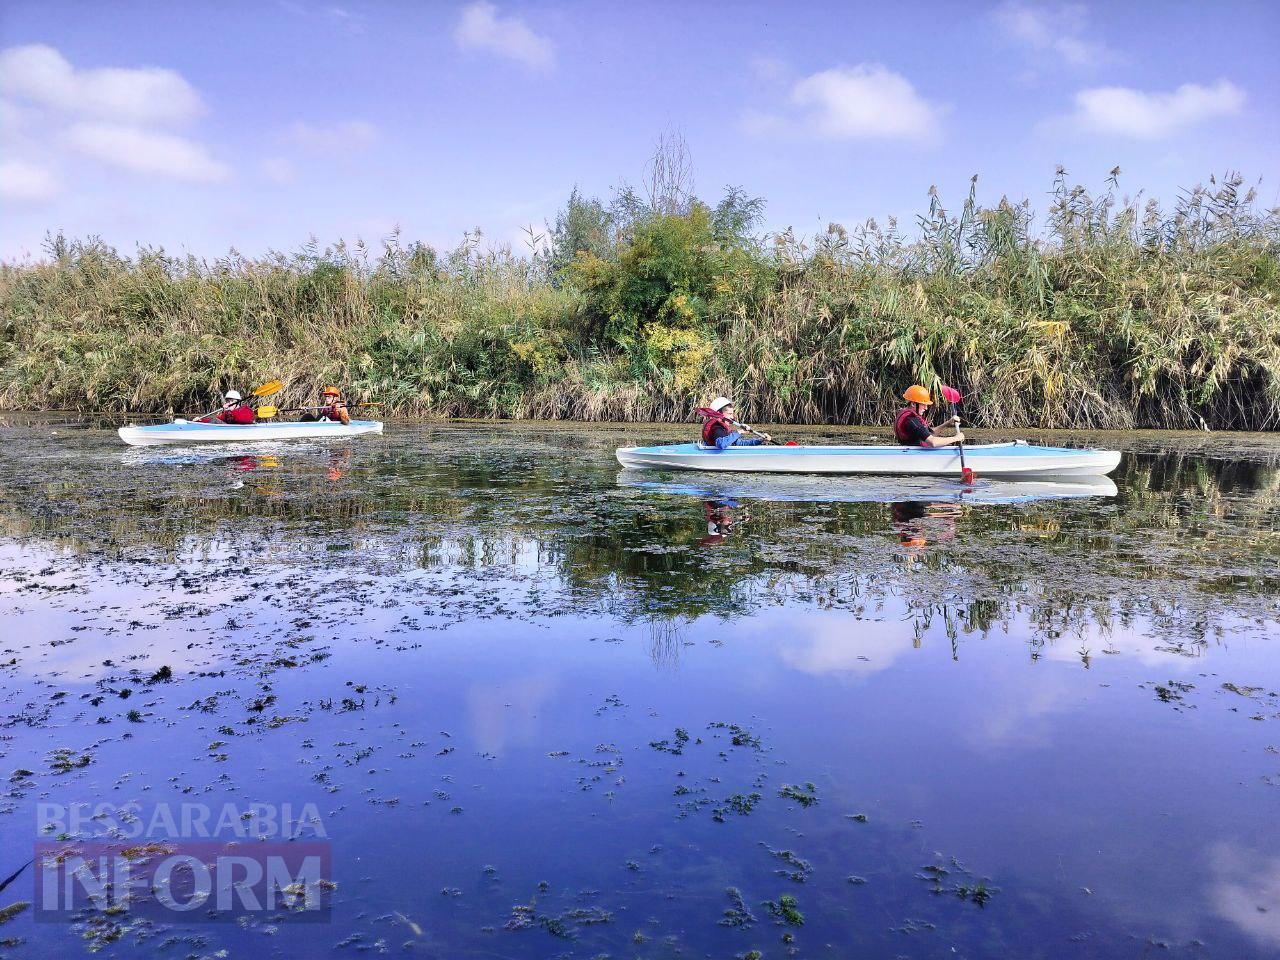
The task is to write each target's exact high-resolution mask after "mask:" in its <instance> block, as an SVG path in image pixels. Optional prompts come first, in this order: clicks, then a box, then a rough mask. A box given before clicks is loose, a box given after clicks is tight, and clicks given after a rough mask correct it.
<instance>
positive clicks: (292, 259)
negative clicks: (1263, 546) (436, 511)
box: [0, 174, 1280, 429]
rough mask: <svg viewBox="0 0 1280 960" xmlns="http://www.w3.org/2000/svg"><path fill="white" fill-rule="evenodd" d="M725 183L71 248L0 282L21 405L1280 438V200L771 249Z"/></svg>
mask: <svg viewBox="0 0 1280 960" xmlns="http://www.w3.org/2000/svg"><path fill="white" fill-rule="evenodd" d="M760 213H761V204H760V202H759V201H755V200H751V199H749V198H747V197H746V196H744V195H743V194H741V193H740V192H737V191H731V192H730V193H728V194H727V195H726V197H725V198H724V199H723V200H721V201H720V202H719V203H718V204H715V205H711V204H705V203H702V202H700V201H698V200H695V199H692V198H690V197H688V196H687V195H684V194H681V193H680V192H679V191H678V190H665V191H664V190H663V189H660V188H659V189H655V190H652V191H650V193H649V196H648V197H645V198H642V197H640V196H638V195H637V194H635V193H633V192H631V191H623V192H622V193H620V194H619V195H617V196H615V197H614V198H613V199H612V200H611V201H608V202H603V201H600V200H594V199H586V198H582V197H580V196H578V195H577V194H575V195H574V196H573V197H571V198H570V200H569V202H568V203H567V204H566V206H565V208H564V209H563V210H562V211H561V213H560V214H559V216H558V218H557V222H556V224H555V226H554V228H552V229H550V230H549V232H548V235H547V237H546V238H545V244H543V245H542V247H541V248H540V252H539V253H538V254H537V255H536V256H534V257H532V258H522V257H513V256H511V255H510V254H509V253H508V252H505V251H501V250H500V251H496V252H495V251H493V250H490V249H488V248H487V247H486V246H485V245H484V244H483V243H482V242H479V241H476V240H474V239H469V240H468V242H466V243H464V244H463V245H461V246H460V247H459V248H457V249H456V250H454V251H452V252H450V253H447V254H443V255H442V254H438V253H437V252H436V251H434V250H432V249H430V248H428V247H424V246H421V245H402V244H401V243H399V242H398V241H392V242H390V243H388V244H387V245H386V246H385V248H384V249H383V250H381V251H377V252H370V251H367V250H365V249H363V248H352V247H346V246H339V247H336V248H332V249H327V250H318V249H315V248H308V249H305V250H303V251H302V252H300V253H297V254H295V255H292V256H272V257H265V258H261V259H248V258H245V257H242V256H239V255H232V256H230V257H228V258H226V259H223V260H219V261H216V262H204V261H197V260H195V259H190V258H188V259H181V258H175V257H172V256H170V255H168V254H166V253H164V252H163V251H160V250H149V249H142V250H139V251H138V252H137V253H136V255H134V256H123V255H121V254H120V253H118V252H117V251H115V250H113V249H111V248H109V247H107V246H105V245H103V244H101V243H97V242H90V241H86V242H78V241H68V240H66V239H64V238H61V237H56V238H54V239H53V240H51V242H50V245H49V254H50V256H49V258H48V260H47V261H45V262H42V263H38V264H31V265H6V266H0V324H2V326H0V407H6V408H10V409H15V408H28V409H30V408H42V407H58V408H70V409H76V410H82V411H105V412H113V413H121V412H128V413H161V412H166V411H190V410H196V409H202V408H205V407H207V406H208V404H209V398H210V397H211V396H212V395H213V394H214V393H216V391H218V390H219V389H223V388H227V387H231V386H236V387H239V388H240V389H245V388H246V387H252V386H253V385H254V384H255V383H261V382H263V381H265V380H268V379H271V378H274V377H280V378H282V379H284V380H285V382H286V383H287V384H288V385H289V392H288V394H287V395H286V400H298V399H302V398H303V397H309V396H311V395H312V394H313V393H314V391H315V390H316V389H317V388H318V387H319V386H320V385H322V384H324V383H329V382H335V383H339V384H342V385H344V386H346V387H347V388H348V389H349V390H350V391H351V392H352V393H353V394H355V395H358V396H360V397H365V398H370V399H378V400H381V401H383V402H384V403H385V404H386V405H387V407H386V408H385V409H387V410H388V411H389V412H394V413H399V414H407V415H416V416H426V417H447V416H494V417H538V418H551V419H558V418H572V419H604V420H624V419H640V420H667V419H688V418H689V417H690V415H691V410H692V408H693V406H694V405H695V404H696V403H697V402H699V401H705V400H707V399H709V398H710V397H711V396H712V395H714V394H715V393H721V392H724V393H732V394H734V395H736V396H738V397H739V398H741V401H742V402H741V406H742V409H743V412H744V413H745V414H747V415H748V416H750V417H752V418H754V419H758V420H761V421H771V422H801V423H869V422H885V421H887V420H888V418H889V417H890V416H891V413H892V411H893V410H894V409H896V407H897V405H898V400H897V395H898V393H899V391H900V390H901V389H902V388H903V387H904V386H905V385H906V384H907V383H910V382H912V381H915V380H922V381H925V382H932V379H933V377H934V376H935V375H937V376H940V377H941V378H942V379H943V380H945V381H947V382H949V383H952V384H955V385H957V386H959V387H960V388H961V389H962V390H964V391H965V392H966V393H972V395H973V399H972V401H971V402H970V404H968V408H969V412H970V413H971V414H972V415H973V417H974V419H975V420H976V421H977V422H978V423H979V424H981V425H986V426H1008V427H1012V426H1044V427H1070V428H1082V427H1115V428H1127V427H1196V426H1199V425H1200V424H1201V418H1203V420H1204V421H1205V422H1207V423H1208V425H1210V426H1212V427H1215V428H1223V429H1227V428H1235V429H1270V428H1275V427H1277V426H1280V212H1277V211H1275V210H1271V211H1260V210H1259V209H1258V208H1257V206H1256V205H1255V203H1254V202H1253V197H1252V195H1251V194H1246V193H1244V192H1243V190H1242V185H1241V181H1240V180H1239V179H1238V178H1230V179H1228V180H1226V181H1221V182H1217V183H1211V184H1210V185H1209V186H1208V187H1207V188H1206V189H1196V190H1193V191H1188V192H1187V194H1186V195H1185V196H1184V198H1183V200H1182V201H1181V202H1179V203H1178V204H1177V205H1176V206H1175V207H1174V208H1173V209H1171V210H1162V209H1160V208H1159V207H1158V206H1156V205H1155V204H1154V203H1146V204H1144V203H1142V202H1141V201H1133V202H1126V201H1122V200H1119V199H1118V198H1117V195H1116V193H1115V188H1114V185H1113V187H1112V189H1111V190H1109V191H1108V192H1107V193H1105V194H1102V195H1094V194H1091V193H1089V192H1088V191H1086V190H1084V189H1083V188H1079V187H1072V186H1070V184H1069V182H1068V181H1067V180H1066V179H1065V177H1064V176H1063V175H1061V174H1060V175H1059V176H1058V178H1057V179H1056V181H1055V183H1054V189H1053V193H1052V197H1051V202H1050V205H1049V209H1048V211H1047V212H1046V214H1045V215H1043V216H1042V217H1039V218H1036V217H1035V216H1034V213H1033V210H1032V208H1031V206H1030V205H1029V204H1010V203H1007V202H1002V203H1001V204H999V205H998V206H995V207H983V206H980V205H978V204H977V203H976V202H975V199H974V196H973V194H971V195H970V197H969V199H968V201H967V202H965V203H964V204H963V205H962V206H961V207H960V209H959V210H958V212H955V213H952V212H950V211H948V210H946V209H944V208H943V206H942V204H941V201H940V200H939V199H938V198H937V197H932V198H931V207H930V209H929V210H928V212H927V213H926V214H924V215H922V217H921V218H920V223H919V229H918V231H917V229H916V228H915V227H914V226H913V227H912V229H911V230H910V231H907V230H904V229H902V228H900V227H899V226H898V225H896V224H892V223H890V224H882V225H877V224H874V223H873V224H868V225H864V226H863V227H861V228H858V229H856V230H846V229H845V228H843V227H840V226H837V225H833V226H832V227H831V228H830V229H829V230H828V232H827V233H825V234H823V235H821V236H819V237H817V238H814V239H812V240H810V241H807V242H801V241H799V240H798V239H797V238H795V237H793V236H791V235H790V234H783V235H780V236H779V235H770V236H762V235H761V234H760V232H759V229H758V223H759V216H760Z"/></svg>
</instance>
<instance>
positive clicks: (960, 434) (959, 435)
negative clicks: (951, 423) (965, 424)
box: [956, 427, 964, 443]
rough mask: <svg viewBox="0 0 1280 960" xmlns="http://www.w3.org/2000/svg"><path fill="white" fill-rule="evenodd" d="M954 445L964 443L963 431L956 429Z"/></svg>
mask: <svg viewBox="0 0 1280 960" xmlns="http://www.w3.org/2000/svg"><path fill="white" fill-rule="evenodd" d="M956 443H964V431H963V430H961V429H959V428H958V427H957V428H956Z"/></svg>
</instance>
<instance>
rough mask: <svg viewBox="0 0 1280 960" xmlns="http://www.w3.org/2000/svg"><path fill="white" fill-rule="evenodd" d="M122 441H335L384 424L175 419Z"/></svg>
mask: <svg viewBox="0 0 1280 960" xmlns="http://www.w3.org/2000/svg"><path fill="white" fill-rule="evenodd" d="M117 432H118V433H119V434H120V439H121V440H123V441H124V442H125V443H127V444H129V446H131V447H152V446H158V445H160V444H166V443H167V444H192V443H257V442H259V441H262V440H334V439H340V438H341V439H346V438H348V437H360V436H365V435H367V434H372V433H381V432H382V424H381V423H380V422H379V421H377V420H352V421H351V422H350V423H337V422H332V421H328V420H318V421H314V422H307V423H302V422H291V423H273V422H271V421H265V422H263V423H247V424H243V425H240V424H230V423H198V422H196V421H194V420H175V421H173V423H157V424H153V425H151V426H148V427H121V428H120V429H119V430H118V431H117Z"/></svg>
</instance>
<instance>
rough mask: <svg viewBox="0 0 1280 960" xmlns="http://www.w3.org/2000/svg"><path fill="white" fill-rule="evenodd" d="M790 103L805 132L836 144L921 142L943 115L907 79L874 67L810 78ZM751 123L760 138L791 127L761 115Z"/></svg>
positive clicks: (797, 85) (795, 89)
mask: <svg viewBox="0 0 1280 960" xmlns="http://www.w3.org/2000/svg"><path fill="white" fill-rule="evenodd" d="M790 99H791V103H792V105H793V106H794V107H796V108H797V110H798V111H799V114H800V118H799V124H800V126H801V128H802V129H803V130H805V131H806V132H809V133H812V134H815V135H817V136H820V137H826V138H828V139H832V140H856V139H921V138H925V137H928V136H930V135H931V134H933V133H934V132H935V130H936V129H937V126H938V117H939V114H940V110H939V108H938V107H937V106H936V105H935V104H932V103H930V102H929V101H927V100H925V99H924V98H923V97H921V96H920V94H919V93H917V92H916V89H915V87H913V86H912V85H911V81H909V80H908V79H907V78H906V77H904V76H902V75H901V74H897V73H894V72H893V71H892V70H889V69H888V68H887V67H883V66H881V65H879V64H873V63H863V64H859V65H857V66H855V67H835V68H833V69H831V70H823V71H822V72H821V73H815V74H812V75H811V76H808V77H805V78H803V79H801V80H799V81H797V82H796V83H795V84H794V85H793V86H792V88H791V97H790ZM746 124H747V127H748V129H749V130H751V131H753V132H756V133H767V132H771V131H774V130H778V129H783V128H785V127H787V126H789V125H791V124H790V122H789V121H787V120H785V119H783V118H779V117H775V116H772V115H769V114H759V113H756V114H751V115H749V116H748V118H747V120H746Z"/></svg>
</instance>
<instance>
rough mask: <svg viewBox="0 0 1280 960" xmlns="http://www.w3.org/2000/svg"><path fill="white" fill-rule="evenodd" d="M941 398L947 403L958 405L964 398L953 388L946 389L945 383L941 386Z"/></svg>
mask: <svg viewBox="0 0 1280 960" xmlns="http://www.w3.org/2000/svg"><path fill="white" fill-rule="evenodd" d="M942 396H943V397H944V398H945V399H946V401H947V403H959V402H960V401H961V400H963V399H964V397H963V396H962V395H961V393H960V391H959V390H957V389H956V388H955V387H948V386H947V385H946V384H945V383H944V384H943V385H942Z"/></svg>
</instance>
